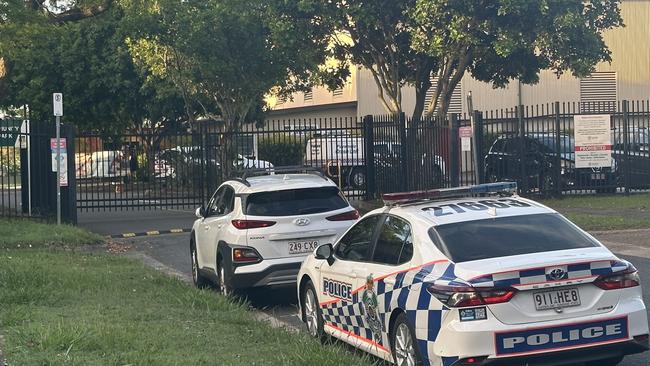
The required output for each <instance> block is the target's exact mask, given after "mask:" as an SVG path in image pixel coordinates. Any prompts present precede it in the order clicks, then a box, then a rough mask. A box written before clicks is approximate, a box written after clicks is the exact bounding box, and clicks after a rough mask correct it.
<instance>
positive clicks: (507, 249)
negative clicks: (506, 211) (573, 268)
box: [429, 213, 598, 263]
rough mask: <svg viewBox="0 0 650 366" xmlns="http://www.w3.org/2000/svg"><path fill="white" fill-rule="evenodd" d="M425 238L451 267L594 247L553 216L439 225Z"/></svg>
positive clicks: (585, 238)
mask: <svg viewBox="0 0 650 366" xmlns="http://www.w3.org/2000/svg"><path fill="white" fill-rule="evenodd" d="M429 236H430V237H431V240H433V242H434V244H435V245H436V246H437V247H438V249H440V251H442V252H443V253H444V254H445V255H446V256H448V257H449V259H451V260H452V261H453V262H455V263H460V262H469V261H475V260H481V259H489V258H498V257H507V256H511V255H520V254H530V253H542V252H550V251H555V250H566V249H578V248H591V247H596V246H598V244H597V243H596V242H595V241H594V240H593V239H591V238H590V237H588V236H587V235H585V234H583V233H582V232H581V231H580V230H578V229H576V228H575V227H574V226H573V225H572V224H570V223H569V222H568V221H567V220H566V219H565V218H563V217H562V216H560V215H559V214H554V213H549V214H534V215H521V216H508V217H497V218H491V219H483V220H476V221H465V222H457V223H452V224H445V225H439V226H436V227H433V228H431V229H430V230H429Z"/></svg>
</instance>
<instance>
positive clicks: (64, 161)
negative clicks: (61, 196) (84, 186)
mask: <svg viewBox="0 0 650 366" xmlns="http://www.w3.org/2000/svg"><path fill="white" fill-rule="evenodd" d="M66 146H67V143H66V140H65V139H64V138H62V139H61V143H60V145H59V149H60V150H59V157H60V158H61V172H60V173H59V175H60V176H61V187H67V186H68V150H67V149H66ZM50 148H51V149H52V172H56V150H57V146H56V139H55V138H53V139H50Z"/></svg>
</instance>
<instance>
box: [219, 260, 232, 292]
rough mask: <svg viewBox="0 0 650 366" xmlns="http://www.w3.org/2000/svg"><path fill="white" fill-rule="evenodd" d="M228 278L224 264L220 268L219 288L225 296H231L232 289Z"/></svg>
mask: <svg viewBox="0 0 650 366" xmlns="http://www.w3.org/2000/svg"><path fill="white" fill-rule="evenodd" d="M224 278H226V270H225V269H223V266H222V267H221V268H219V290H221V294H222V295H224V296H230V289H229V288H228V286H227V285H226V281H225V280H224Z"/></svg>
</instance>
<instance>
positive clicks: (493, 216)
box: [298, 183, 648, 366]
mask: <svg viewBox="0 0 650 366" xmlns="http://www.w3.org/2000/svg"><path fill="white" fill-rule="evenodd" d="M515 192H516V184H515V183H493V184H487V185H478V186H472V187H466V188H460V189H447V190H444V189H443V190H438V191H428V192H414V193H398V194H390V195H385V196H384V200H385V201H388V202H389V204H388V205H387V206H385V207H383V208H381V209H378V210H375V211H372V212H370V213H368V214H367V215H365V216H364V217H363V218H362V219H361V220H359V221H358V222H357V223H356V224H355V225H353V226H352V227H351V228H350V229H349V230H348V231H347V232H346V233H345V234H344V235H343V236H342V237H341V239H339V240H338V242H337V243H336V244H335V245H334V246H332V245H328V244H325V245H322V246H320V247H319V248H318V249H317V250H316V251H315V253H314V255H311V256H309V257H308V258H307V259H306V260H305V262H304V263H303V265H302V267H301V269H300V273H299V274H298V278H299V285H298V294H299V299H300V307H301V309H300V311H301V313H300V315H301V316H302V319H303V321H304V322H305V323H306V324H307V329H308V331H309V333H310V334H311V335H312V336H314V337H321V338H322V337H324V336H325V335H327V334H328V335H331V336H334V337H336V338H339V339H341V340H343V341H345V342H348V343H350V344H352V345H353V346H355V347H358V348H360V349H362V350H364V351H367V352H369V353H371V354H373V355H375V356H378V357H381V358H383V359H386V360H392V361H394V362H395V363H397V364H398V365H435V366H450V365H453V366H461V365H462V366H468V365H503V364H505V365H566V364H580V365H581V364H582V363H583V362H585V363H586V365H589V366H592V365H593V366H596V365H597V366H608V365H615V364H617V363H618V362H620V361H621V359H622V358H623V356H624V355H627V354H631V353H637V352H643V351H645V350H647V349H648V316H647V312H646V307H645V305H644V303H643V300H642V296H641V287H640V284H639V276H638V274H637V270H636V269H635V268H634V267H633V266H632V264H630V263H628V262H626V261H624V260H621V259H619V258H618V257H616V256H615V255H614V254H612V253H611V252H610V251H609V250H608V249H607V248H605V247H604V246H603V245H602V244H600V243H599V242H598V241H597V240H596V239H594V238H593V237H592V236H590V235H589V234H587V233H586V232H584V231H582V230H581V229H579V228H578V227H577V226H575V225H574V224H572V223H571V222H569V221H568V220H567V219H565V218H564V217H563V216H561V215H560V214H558V213H557V212H555V211H553V210H552V209H550V208H548V207H545V206H543V205H541V204H539V203H536V202H534V201H531V200H527V199H524V198H521V197H518V196H516V195H515ZM497 193H498V194H497ZM463 197H464V198H463Z"/></svg>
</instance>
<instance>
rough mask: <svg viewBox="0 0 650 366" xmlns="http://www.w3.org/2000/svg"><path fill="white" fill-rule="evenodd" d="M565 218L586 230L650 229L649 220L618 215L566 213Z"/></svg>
mask: <svg viewBox="0 0 650 366" xmlns="http://www.w3.org/2000/svg"><path fill="white" fill-rule="evenodd" d="M564 215H565V216H566V218H568V219H569V220H571V221H572V222H573V223H574V224H576V225H578V226H580V227H581V228H582V229H583V230H587V231H608V230H629V229H650V220H648V219H637V218H630V217H624V216H618V215H609V216H602V215H588V214H580V213H566V214H564Z"/></svg>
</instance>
